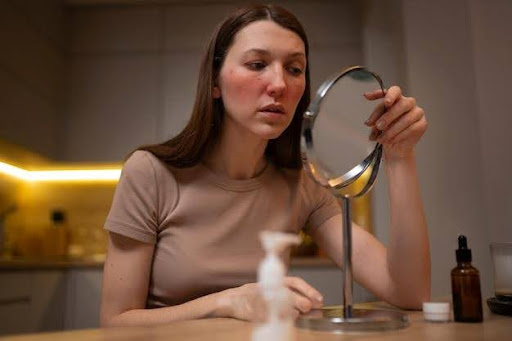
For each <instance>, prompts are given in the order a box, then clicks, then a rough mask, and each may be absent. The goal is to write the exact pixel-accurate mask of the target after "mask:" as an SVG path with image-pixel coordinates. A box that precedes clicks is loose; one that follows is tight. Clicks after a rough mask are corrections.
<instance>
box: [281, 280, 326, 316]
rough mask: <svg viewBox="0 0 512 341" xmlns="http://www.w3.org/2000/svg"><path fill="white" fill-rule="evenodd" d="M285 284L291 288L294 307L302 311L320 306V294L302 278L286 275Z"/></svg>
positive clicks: (321, 303)
mask: <svg viewBox="0 0 512 341" xmlns="http://www.w3.org/2000/svg"><path fill="white" fill-rule="evenodd" d="M285 285H286V286H287V287H288V288H289V289H291V291H292V295H293V300H294V302H295V307H296V308H297V309H298V310H299V311H301V312H302V313H306V312H308V311H310V310H311V309H312V308H321V307H322V305H323V297H322V295H321V294H320V293H319V292H318V291H317V290H316V289H315V288H313V287H312V286H311V285H309V284H308V283H307V282H306V281H304V280H303V279H302V278H299V277H286V278H285Z"/></svg>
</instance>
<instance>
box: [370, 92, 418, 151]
mask: <svg viewBox="0 0 512 341" xmlns="http://www.w3.org/2000/svg"><path fill="white" fill-rule="evenodd" d="M364 96H365V97H366V98H367V99H369V100H377V99H381V98H382V99H383V100H382V102H381V103H379V104H378V105H377V107H376V108H375V110H374V111H373V113H372V114H371V115H370V117H369V118H368V120H367V121H366V122H365V124H366V125H367V126H369V127H372V132H371V134H370V140H372V141H377V142H379V143H380V144H382V145H383V147H384V156H385V158H386V159H388V160H390V159H396V158H404V157H409V156H412V155H414V146H415V145H416V144H417V143H418V141H419V140H420V138H421V137H422V136H423V134H424V133H425V131H426V130H427V119H426V118H425V113H424V111H423V109H422V108H420V107H419V106H417V105H416V100H415V99H414V98H412V97H405V96H403V95H402V89H400V88H399V87H398V86H392V87H390V88H389V89H388V90H387V91H385V92H384V93H383V92H382V91H381V90H378V91H375V92H371V93H365V94H364Z"/></svg>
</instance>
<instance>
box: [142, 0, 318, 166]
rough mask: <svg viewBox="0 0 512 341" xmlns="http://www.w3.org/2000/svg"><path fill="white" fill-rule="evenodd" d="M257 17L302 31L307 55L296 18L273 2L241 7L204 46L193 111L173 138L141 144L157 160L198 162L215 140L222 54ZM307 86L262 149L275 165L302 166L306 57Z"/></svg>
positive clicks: (219, 112)
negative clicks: (285, 121) (283, 127)
mask: <svg viewBox="0 0 512 341" xmlns="http://www.w3.org/2000/svg"><path fill="white" fill-rule="evenodd" d="M259 20H270V21H273V22H275V23H276V24H278V25H280V26H282V27H284V28H286V29H289V30H291V31H293V32H295V33H296V34H298V35H299V36H300V38H301V39H302V41H303V42H304V46H305V52H306V58H308V56H309V46H308V40H307V37H306V33H305V32H304V29H303V28H302V25H301V24H300V22H299V21H298V19H297V18H296V17H295V16H294V15H293V14H291V13H290V12H288V11H287V10H285V9H284V8H282V7H280V6H276V5H252V6H249V7H245V8H241V9H239V10H238V11H236V12H234V13H232V14H231V15H230V16H228V17H227V18H226V19H225V20H224V21H223V22H222V23H221V24H220V25H219V26H218V27H217V29H216V30H215V31H214V33H213V35H212V37H211V38H210V41H209V43H208V48H207V51H206V53H205V55H204V56H203V59H202V61H201V68H200V72H199V80H198V84H197V94H196V99H195V103H194V108H193V110H192V116H191V118H190V120H189V122H188V123H187V125H186V127H185V128H184V129H183V130H182V131H181V133H179V134H178V135H176V136H175V137H173V138H172V139H170V140H168V141H166V142H164V143H161V144H156V145H150V146H143V147H140V148H139V149H141V150H147V151H149V152H151V153H153V154H154V155H155V156H157V157H158V158H159V159H160V160H162V161H164V162H166V163H168V164H170V165H172V166H174V167H180V168H182V167H190V166H193V165H195V164H197V163H198V162H199V161H201V159H202V158H203V156H204V155H205V154H206V153H208V152H209V151H210V150H211V149H212V147H213V146H214V145H215V143H216V141H217V139H218V138H219V136H220V132H221V127H222V122H223V115H224V107H223V104H222V100H221V99H220V98H218V99H214V98H213V88H214V86H215V84H216V80H217V77H218V75H219V72H220V69H221V67H222V64H223V63H224V59H225V57H226V55H227V52H228V50H229V48H230V47H231V44H232V43H233V39H234V37H235V35H236V34H237V33H238V32H239V31H240V30H241V29H243V28H244V27H245V26H247V25H249V24H250V23H253V22H255V21H259ZM305 76H306V87H305V90H304V93H303V95H302V98H301V99H300V101H299V103H298V105H297V109H296V110H295V114H294V117H293V119H292V122H291V123H290V125H289V126H288V127H287V128H286V130H285V131H284V132H283V133H282V134H281V135H280V136H279V137H277V138H275V139H272V140H270V141H269V142H268V144H267V148H266V150H265V154H266V156H267V158H269V159H270V160H271V161H272V162H273V163H274V164H275V165H276V166H278V167H285V168H295V169H299V168H301V167H302V161H301V156H300V134H301V127H302V114H303V113H304V111H306V109H307V107H308V105H309V101H310V84H309V83H310V81H309V62H308V63H307V65H306V71H305Z"/></svg>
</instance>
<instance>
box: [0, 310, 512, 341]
mask: <svg viewBox="0 0 512 341" xmlns="http://www.w3.org/2000/svg"><path fill="white" fill-rule="evenodd" d="M358 306H359V307H360V308H375V307H382V306H380V305H379V304H361V305H358ZM407 314H408V316H409V320H410V325H409V326H408V327H407V328H405V329H401V330H396V331H387V332H368V333H351V334H331V333H327V332H318V331H309V330H303V329H296V338H295V340H296V341H313V340H317V341H322V340H379V341H387V340H389V341H391V340H393V341H395V340H414V341H422V340H443V341H450V340H464V341H473V340H475V341H476V340H479V341H480V340H486V341H510V340H511V335H512V317H508V316H501V315H494V314H491V313H490V312H489V310H488V309H487V307H486V309H485V313H484V322H483V323H455V322H447V323H432V322H426V321H424V320H423V314H422V312H407ZM253 327H254V324H252V323H249V322H243V321H238V320H234V319H204V320H195V321H183V322H175V323H171V324H168V325H165V326H159V327H151V328H147V327H130V328H112V329H89V330H77V331H66V332H56V333H42V334H26V335H17V336H11V337H3V338H2V337H0V340H2V341H4V340H5V341H7V340H12V341H65V340H73V341H81V340H84V341H104V340H109V341H117V340H119V341H126V340H130V341H143V340H152V341H168V340H173V341H175V340H178V341H180V340H184V341H189V340H190V341H192V340H219V341H220V340H222V341H235V340H236V341H240V340H251V332H252V329H253ZM269 341H271V340H269Z"/></svg>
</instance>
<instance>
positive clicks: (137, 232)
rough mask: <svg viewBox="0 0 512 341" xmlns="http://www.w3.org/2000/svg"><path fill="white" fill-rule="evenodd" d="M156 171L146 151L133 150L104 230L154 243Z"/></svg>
mask: <svg viewBox="0 0 512 341" xmlns="http://www.w3.org/2000/svg"><path fill="white" fill-rule="evenodd" d="M157 201H158V192H157V184H156V172H155V169H154V167H153V165H152V163H151V161H150V160H149V158H148V155H147V152H144V151H136V152H135V153H133V154H132V155H131V156H130V158H129V159H128V160H127V161H126V162H125V164H124V166H123V170H122V172H121V177H120V179H119V183H118V184H117V187H116V191H115V194H114V199H113V201H112V206H111V208H110V212H109V214H108V216H107V220H106V222H105V226H104V227H105V229H106V230H108V231H111V232H115V233H118V234H121V235H123V236H126V237H129V238H133V239H135V240H139V241H141V242H146V243H152V244H154V243H155V242H156V237H157V232H158V202H157Z"/></svg>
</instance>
